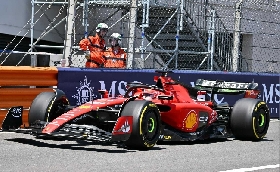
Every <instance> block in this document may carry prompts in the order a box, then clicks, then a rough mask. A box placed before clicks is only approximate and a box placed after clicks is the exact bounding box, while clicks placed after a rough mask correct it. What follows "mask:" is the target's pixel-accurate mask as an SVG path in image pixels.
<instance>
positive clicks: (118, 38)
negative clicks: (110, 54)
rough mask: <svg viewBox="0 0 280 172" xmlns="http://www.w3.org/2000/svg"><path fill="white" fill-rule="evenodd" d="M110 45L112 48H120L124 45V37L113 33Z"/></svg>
mask: <svg viewBox="0 0 280 172" xmlns="http://www.w3.org/2000/svg"><path fill="white" fill-rule="evenodd" d="M109 43H110V44H111V45H112V46H120V45H121V43H122V35H121V34H119V33H113V34H112V35H111V36H110V38H109Z"/></svg>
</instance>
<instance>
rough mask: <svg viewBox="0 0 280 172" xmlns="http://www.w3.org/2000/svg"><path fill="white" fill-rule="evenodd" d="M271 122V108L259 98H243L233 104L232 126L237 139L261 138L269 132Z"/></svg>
mask: <svg viewBox="0 0 280 172" xmlns="http://www.w3.org/2000/svg"><path fill="white" fill-rule="evenodd" d="M269 122H270V114H269V109H268V107H267V105H266V103H265V102H263V101H261V100H259V99H252V98H243V99H240V100H238V101H237V102H236V103H235V105H234V106H233V110H232V113H231V119H230V126H231V130H232V133H233V135H234V136H235V138H236V139H240V140H261V139H262V138H263V137H264V136H265V135H266V133H267V130H268V127H269Z"/></svg>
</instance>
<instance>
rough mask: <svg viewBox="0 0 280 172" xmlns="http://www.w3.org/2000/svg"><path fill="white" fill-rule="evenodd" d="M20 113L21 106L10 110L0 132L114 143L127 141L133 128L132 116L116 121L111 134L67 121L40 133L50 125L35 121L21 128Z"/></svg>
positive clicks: (95, 127)
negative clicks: (53, 129)
mask: <svg viewBox="0 0 280 172" xmlns="http://www.w3.org/2000/svg"><path fill="white" fill-rule="evenodd" d="M22 111H23V107H22V106H17V107H12V108H10V109H9V111H8V113H7V114H6V117H5V118H4V120H3V123H2V131H10V132H17V133H25V134H31V135H35V136H37V137H48V138H50V137H51V138H63V139H67V140H72V139H83V140H91V141H102V142H110V141H112V142H115V141H126V140H128V139H129V137H130V134H131V132H132V126H133V117H132V116H122V117H119V118H118V120H117V121H116V123H115V126H114V128H113V130H112V132H108V131H105V130H103V129H100V128H98V127H97V126H93V125H78V124H71V121H69V123H66V124H65V125H63V126H61V127H60V128H58V129H57V130H55V131H54V132H50V133H46V132H42V131H43V130H44V129H46V128H47V127H48V124H50V123H49V122H45V121H36V122H34V123H33V124H31V125H30V126H29V127H22V124H23V122H22Z"/></svg>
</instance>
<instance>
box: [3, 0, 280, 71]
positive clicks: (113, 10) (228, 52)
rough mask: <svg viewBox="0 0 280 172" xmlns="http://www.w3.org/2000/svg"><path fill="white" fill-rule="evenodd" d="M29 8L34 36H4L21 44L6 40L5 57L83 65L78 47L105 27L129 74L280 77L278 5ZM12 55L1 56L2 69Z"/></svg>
mask: <svg viewBox="0 0 280 172" xmlns="http://www.w3.org/2000/svg"><path fill="white" fill-rule="evenodd" d="M14 1H15V0H14ZM29 5H30V7H31V19H30V20H29V22H27V23H28V26H30V28H29V29H27V30H29V31H30V34H13V35H15V37H14V38H12V37H4V36H3V35H4V34H1V36H2V37H3V38H4V39H11V38H12V41H11V42H13V41H14V42H16V43H11V42H9V43H8V44H5V43H2V44H1V42H0V48H1V49H3V50H5V51H2V53H1V55H2V56H3V52H5V53H6V52H12V51H11V50H20V51H24V52H28V53H26V54H36V53H34V52H35V51H37V52H38V51H39V52H40V51H44V52H47V53H55V54H58V55H60V56H61V58H63V59H66V60H67V61H68V63H69V65H70V66H73V67H83V65H84V61H85V59H84V57H83V52H82V51H80V50H79V47H78V43H79V41H80V40H81V39H82V38H84V37H87V36H88V35H92V34H94V32H95V26H96V25H97V24H98V23H100V22H105V23H107V24H108V25H109V26H110V29H109V33H108V35H107V36H109V35H110V34H111V33H113V32H119V33H121V34H122V35H123V41H122V44H123V45H122V47H123V48H124V49H126V51H127V53H128V66H127V67H128V68H130V69H131V68H133V69H135V68H141V69H142V68H149V69H151V68H171V69H190V70H218V71H221V70H222V71H250V72H278V73H279V72H280V56H279V54H280V34H279V30H280V19H279V16H280V7H279V6H280V2H279V1H278V0H32V1H31V4H30V3H29ZM51 10H52V12H51ZM38 11H39V13H38V14H37V13H36V12H38ZM42 16H43V17H42ZM50 16H51V17H50ZM41 17H42V18H43V19H40V18H41ZM46 19H47V20H46ZM39 20H44V22H43V24H42V25H41V26H37V25H36V22H37V21H39ZM0 27H1V24H0ZM38 27H39V28H40V29H38ZM36 28H37V29H36ZM48 35H51V36H48ZM18 37H19V38H22V39H19V38H18ZM27 37H28V38H29V39H26V38H27ZM28 40H29V41H28ZM19 42H21V43H19ZM10 47H12V48H10ZM13 47H15V48H13ZM7 50H10V51H7ZM9 54H10V53H8V55H6V56H5V58H3V57H2V56H1V55H0V57H1V58H0V62H1V60H2V62H1V64H3V60H4V61H5V60H6V59H8V57H7V56H9ZM26 54H25V55H23V58H21V59H24V57H25V56H26ZM18 64H20V63H17V65H18Z"/></svg>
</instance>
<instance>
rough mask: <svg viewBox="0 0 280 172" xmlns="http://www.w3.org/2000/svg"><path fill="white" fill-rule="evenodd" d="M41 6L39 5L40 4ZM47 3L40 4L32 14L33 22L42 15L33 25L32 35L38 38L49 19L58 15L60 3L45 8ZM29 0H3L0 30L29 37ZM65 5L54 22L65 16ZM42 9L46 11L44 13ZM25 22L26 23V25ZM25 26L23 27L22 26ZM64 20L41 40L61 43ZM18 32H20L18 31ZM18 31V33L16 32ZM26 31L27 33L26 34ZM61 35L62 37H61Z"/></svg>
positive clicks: (0, 11) (30, 7) (0, 10)
mask: <svg viewBox="0 0 280 172" xmlns="http://www.w3.org/2000/svg"><path fill="white" fill-rule="evenodd" d="M40 6H41V5H40ZM40 6H37V5H36V6H35V8H34V11H35V13H36V12H37V11H38V10H39V8H40ZM47 7H48V4H45V5H44V6H42V8H41V10H39V11H38V12H37V14H36V15H35V16H34V23H35V22H36V21H37V20H38V19H39V18H40V16H42V17H41V18H40V19H39V20H38V21H37V23H36V24H35V25H34V37H35V38H38V37H39V36H40V35H41V34H42V33H43V31H44V30H45V29H46V28H47V27H48V25H49V23H50V22H49V19H50V20H51V21H52V20H53V19H54V18H55V16H57V15H58V13H59V9H61V7H62V6H61V5H55V6H52V7H51V8H50V9H48V10H46V9H47ZM31 9H32V5H31V0H9V1H5V5H4V4H3V3H2V4H1V5H0V16H1V20H0V32H1V33H5V34H10V35H18V36H24V35H26V37H29V38H30V37H31V33H30V31H29V30H30V21H31V20H30V19H31V16H32V15H31V14H32V13H31V11H32V10H31ZM65 9H67V6H65V8H64V10H62V11H60V12H61V15H59V17H57V18H56V21H55V22H54V24H56V23H58V22H59V21H60V20H61V19H62V18H63V17H65V16H66V10H65ZM43 11H46V12H45V14H44V13H43ZM28 21H29V23H28ZM27 23H28V24H27ZM26 24H27V25H26ZM24 26H25V27H24ZM64 30H65V22H64V23H61V24H60V25H59V26H58V27H56V30H53V31H52V32H50V33H49V34H48V35H46V36H45V37H43V40H47V41H53V42H58V43H63V39H64ZM19 32H20V33H19ZM18 33H19V34H18ZM26 33H27V34H26ZM61 35H62V37H61Z"/></svg>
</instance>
